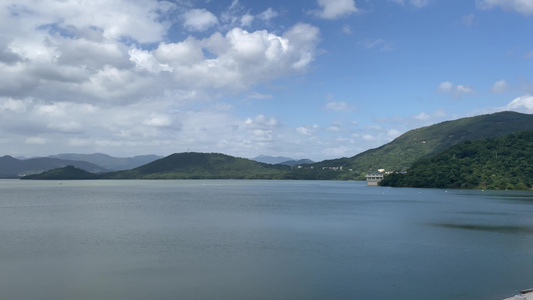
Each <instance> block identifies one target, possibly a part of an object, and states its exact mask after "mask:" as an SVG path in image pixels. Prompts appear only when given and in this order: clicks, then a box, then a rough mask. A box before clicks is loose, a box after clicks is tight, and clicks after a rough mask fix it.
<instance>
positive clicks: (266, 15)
mask: <svg viewBox="0 0 533 300" xmlns="http://www.w3.org/2000/svg"><path fill="white" fill-rule="evenodd" d="M277 16H278V12H277V11H275V10H273V9H272V7H269V8H268V9H267V10H265V11H264V12H262V13H260V14H259V15H258V17H259V18H260V19H262V20H263V21H267V22H268V21H270V20H272V19H274V18H276V17H277Z"/></svg>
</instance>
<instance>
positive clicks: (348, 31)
mask: <svg viewBox="0 0 533 300" xmlns="http://www.w3.org/2000/svg"><path fill="white" fill-rule="evenodd" d="M342 32H344V33H346V34H352V33H353V31H352V27H350V25H344V26H343V27H342Z"/></svg>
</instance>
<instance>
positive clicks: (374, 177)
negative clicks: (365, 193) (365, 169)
mask: <svg viewBox="0 0 533 300" xmlns="http://www.w3.org/2000/svg"><path fill="white" fill-rule="evenodd" d="M365 177H366V183H367V185H371V186H377V185H378V184H379V182H380V181H381V180H383V173H367V174H366V176H365Z"/></svg>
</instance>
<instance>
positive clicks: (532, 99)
mask: <svg viewBox="0 0 533 300" xmlns="http://www.w3.org/2000/svg"><path fill="white" fill-rule="evenodd" d="M505 110H514V111H518V112H523V113H528V114H531V113H533V96H532V95H524V96H520V97H517V98H515V99H514V100H513V101H511V102H509V104H507V106H505Z"/></svg>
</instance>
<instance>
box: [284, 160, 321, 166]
mask: <svg viewBox="0 0 533 300" xmlns="http://www.w3.org/2000/svg"><path fill="white" fill-rule="evenodd" d="M312 163H314V161H312V160H310V159H299V160H288V161H284V162H281V163H279V165H285V166H291V167H294V166H299V165H307V164H312Z"/></svg>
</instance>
